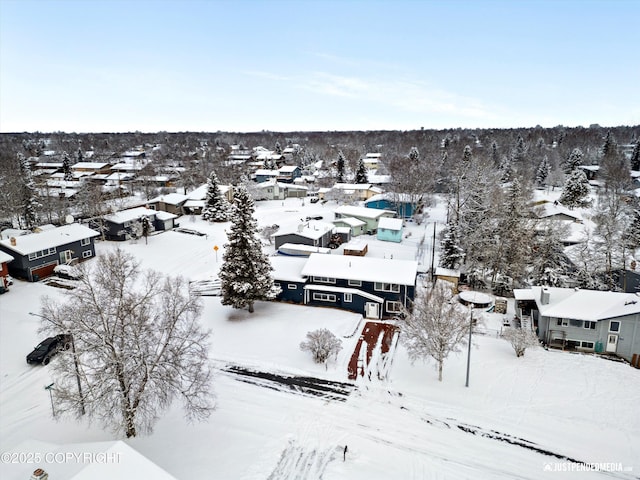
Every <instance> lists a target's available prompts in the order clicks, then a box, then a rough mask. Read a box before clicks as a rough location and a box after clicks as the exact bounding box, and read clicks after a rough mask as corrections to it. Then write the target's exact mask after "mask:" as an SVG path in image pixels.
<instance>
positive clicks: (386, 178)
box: [367, 173, 391, 185]
mask: <svg viewBox="0 0 640 480" xmlns="http://www.w3.org/2000/svg"><path fill="white" fill-rule="evenodd" d="M367 180H369V182H370V183H373V184H377V185H379V184H381V183H391V175H375V174H371V173H370V174H368V175H367Z"/></svg>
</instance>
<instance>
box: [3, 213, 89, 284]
mask: <svg viewBox="0 0 640 480" xmlns="http://www.w3.org/2000/svg"><path fill="white" fill-rule="evenodd" d="M99 235H100V234H99V233H98V232H96V231H95V230H92V229H91V228H89V227H86V226H84V225H80V224H79V223H71V224H69V225H64V226H62V227H57V228H53V229H48V230H43V231H42V232H39V233H31V234H29V235H22V236H18V237H11V238H9V239H7V240H0V251H3V252H5V253H7V254H9V255H11V256H12V257H13V261H12V262H11V263H10V264H9V273H10V274H11V275H12V276H14V277H16V278H24V279H26V280H29V281H32V282H33V281H38V280H39V279H40V278H44V277H46V276H48V275H51V274H52V273H53V269H54V268H55V267H56V265H60V264H64V263H67V264H69V263H73V262H82V261H84V260H87V259H89V258H92V257H94V256H95V254H96V251H95V245H94V241H95V237H97V236H99Z"/></svg>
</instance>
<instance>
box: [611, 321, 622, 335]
mask: <svg viewBox="0 0 640 480" xmlns="http://www.w3.org/2000/svg"><path fill="white" fill-rule="evenodd" d="M609 331H610V332H613V333H618V332H619V331H620V320H610V321H609Z"/></svg>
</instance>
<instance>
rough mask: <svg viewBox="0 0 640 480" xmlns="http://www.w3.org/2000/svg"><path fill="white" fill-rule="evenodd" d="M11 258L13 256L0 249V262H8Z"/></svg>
mask: <svg viewBox="0 0 640 480" xmlns="http://www.w3.org/2000/svg"><path fill="white" fill-rule="evenodd" d="M12 260H13V257H12V256H11V255H9V254H8V253H6V252H3V251H2V250H0V263H9V262H10V261H12Z"/></svg>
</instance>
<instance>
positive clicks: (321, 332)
mask: <svg viewBox="0 0 640 480" xmlns="http://www.w3.org/2000/svg"><path fill="white" fill-rule="evenodd" d="M300 350H302V351H303V352H311V354H312V355H313V360H314V361H315V362H316V363H324V362H326V361H327V360H328V359H329V357H330V356H331V355H334V354H335V355H338V352H339V351H340V350H342V341H341V340H340V339H338V337H336V336H335V335H334V334H333V333H331V332H330V331H329V330H327V329H326V328H320V329H318V330H314V331H313V332H308V333H307V340H306V341H304V342H301V343H300Z"/></svg>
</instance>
